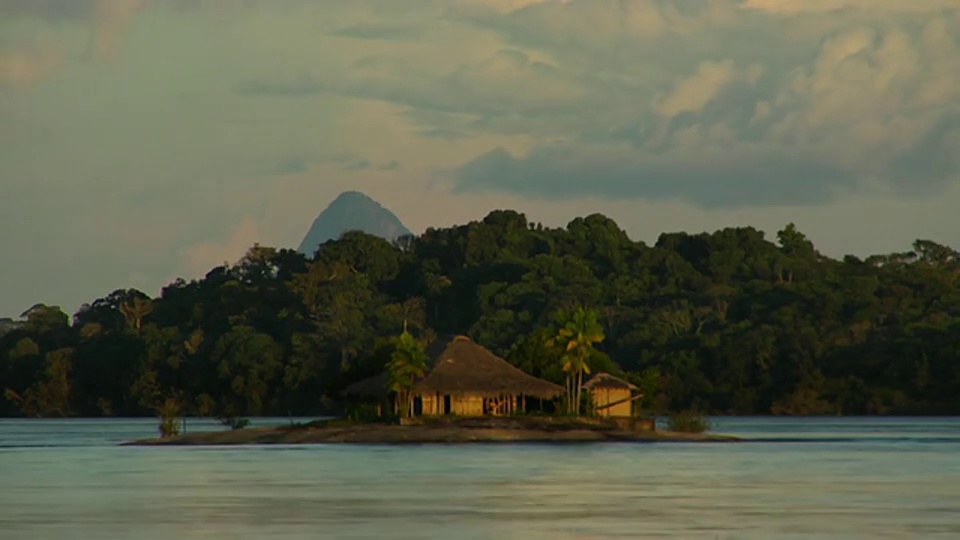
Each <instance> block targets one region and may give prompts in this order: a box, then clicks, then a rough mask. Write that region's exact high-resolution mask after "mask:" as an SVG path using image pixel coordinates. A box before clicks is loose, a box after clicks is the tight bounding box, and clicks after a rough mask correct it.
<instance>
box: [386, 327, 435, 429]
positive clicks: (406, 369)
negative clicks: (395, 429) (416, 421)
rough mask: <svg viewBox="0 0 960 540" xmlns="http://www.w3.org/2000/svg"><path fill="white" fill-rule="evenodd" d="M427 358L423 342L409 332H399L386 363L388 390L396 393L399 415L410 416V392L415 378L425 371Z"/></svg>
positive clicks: (415, 380)
mask: <svg viewBox="0 0 960 540" xmlns="http://www.w3.org/2000/svg"><path fill="white" fill-rule="evenodd" d="M428 360H429V357H428V356H427V352H426V351H425V350H424V347H423V344H421V343H420V342H419V341H417V340H416V339H415V338H414V337H413V335H412V334H410V333H409V332H404V333H402V334H400V337H398V338H397V340H396V346H395V347H394V350H393V354H391V355H390V361H389V362H388V363H387V372H388V373H389V376H390V390H392V391H394V392H396V393H397V409H398V411H397V412H398V413H399V414H400V416H401V417H404V418H405V417H407V416H410V394H411V392H412V391H413V386H414V385H415V384H416V383H417V380H418V379H420V378H421V377H423V374H424V373H425V372H426V370H427V362H428Z"/></svg>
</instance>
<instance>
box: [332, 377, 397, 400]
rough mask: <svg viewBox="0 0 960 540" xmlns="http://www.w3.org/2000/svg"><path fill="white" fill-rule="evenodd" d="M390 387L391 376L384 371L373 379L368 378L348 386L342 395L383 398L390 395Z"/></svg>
mask: <svg viewBox="0 0 960 540" xmlns="http://www.w3.org/2000/svg"><path fill="white" fill-rule="evenodd" d="M389 386H390V377H389V374H388V373H387V372H386V371H384V372H382V373H378V374H377V375H374V376H373V377H367V378H366V379H363V380H361V381H357V382H355V383H353V384H351V385H349V386H347V387H346V388H344V389H343V392H341V394H342V395H344V396H347V397H360V398H365V397H372V398H381V397H385V396H387V395H389V394H390V388H389Z"/></svg>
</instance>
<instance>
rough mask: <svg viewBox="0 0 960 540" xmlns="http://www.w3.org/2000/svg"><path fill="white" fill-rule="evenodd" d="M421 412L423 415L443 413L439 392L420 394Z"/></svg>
mask: <svg viewBox="0 0 960 540" xmlns="http://www.w3.org/2000/svg"><path fill="white" fill-rule="evenodd" d="M421 399H423V414H424V415H425V416H437V415H441V414H443V400H442V399H441V397H440V395H439V394H430V393H427V394H422V395H421Z"/></svg>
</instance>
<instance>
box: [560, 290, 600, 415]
mask: <svg viewBox="0 0 960 540" xmlns="http://www.w3.org/2000/svg"><path fill="white" fill-rule="evenodd" d="M597 319H598V315H597V312H596V311H594V310H592V309H584V308H582V307H580V308H577V309H576V310H574V311H572V312H562V313H561V314H560V315H559V317H557V320H558V322H559V323H560V328H559V329H558V330H557V334H556V336H554V337H553V338H551V339H550V340H548V341H547V346H548V347H559V348H560V350H561V351H562V353H561V357H560V359H561V361H562V362H563V371H564V372H565V373H566V374H567V381H566V387H567V407H568V408H567V410H568V412H571V413H574V414H577V415H579V414H580V398H581V395H582V392H583V375H584V373H587V374H589V373H590V366H589V365H587V360H589V358H590V355H591V354H592V353H593V346H594V344H595V343H601V342H602V341H603V340H604V337H605V336H604V335H603V327H602V326H601V325H600V323H599V322H598V320H597Z"/></svg>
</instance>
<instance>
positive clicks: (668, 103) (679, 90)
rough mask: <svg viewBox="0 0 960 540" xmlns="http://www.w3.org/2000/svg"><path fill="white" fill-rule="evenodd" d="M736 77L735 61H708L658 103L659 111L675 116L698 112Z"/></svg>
mask: <svg viewBox="0 0 960 540" xmlns="http://www.w3.org/2000/svg"><path fill="white" fill-rule="evenodd" d="M734 77H736V72H735V68H734V66H733V62H732V61H730V60H724V61H722V62H710V61H706V62H703V63H702V64H700V66H699V67H698V68H697V73H696V74H694V75H692V76H691V77H689V78H686V79H683V80H682V81H680V82H679V83H677V85H676V86H675V87H674V88H673V89H672V90H671V91H670V93H669V94H667V95H666V96H665V97H664V98H663V99H662V100H660V102H659V103H657V113H659V114H660V115H661V116H664V117H667V118H673V117H674V116H677V115H678V114H680V113H684V112H692V113H698V112H700V111H701V110H703V107H704V106H706V105H707V104H708V103H710V102H711V101H712V100H713V99H714V98H716V97H717V95H718V94H719V93H720V91H721V90H723V88H724V87H725V86H727V85H728V84H730V83H731V82H732V81H733V79H734Z"/></svg>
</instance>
